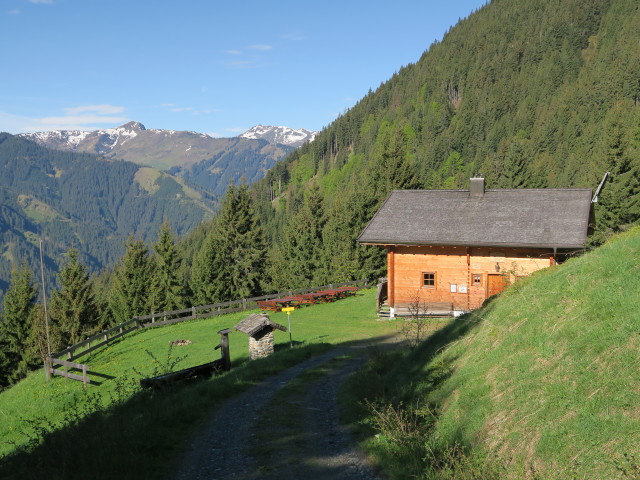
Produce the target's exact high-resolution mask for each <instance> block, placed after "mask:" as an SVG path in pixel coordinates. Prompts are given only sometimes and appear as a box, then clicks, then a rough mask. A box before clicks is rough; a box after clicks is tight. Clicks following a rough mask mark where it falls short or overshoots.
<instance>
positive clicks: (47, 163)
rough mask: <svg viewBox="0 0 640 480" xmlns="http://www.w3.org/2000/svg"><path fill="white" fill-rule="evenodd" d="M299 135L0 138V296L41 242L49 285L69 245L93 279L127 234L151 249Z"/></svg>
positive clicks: (116, 131) (135, 133)
mask: <svg viewBox="0 0 640 480" xmlns="http://www.w3.org/2000/svg"><path fill="white" fill-rule="evenodd" d="M299 132H300V131H297V130H293V129H288V128H286V127H264V126H260V127H259V128H256V129H252V130H250V131H248V132H246V135H248V136H250V137H252V138H244V137H241V136H240V137H233V138H212V137H210V136H208V135H205V134H201V133H196V132H185V131H174V130H157V129H147V128H145V126H144V125H142V124H141V123H139V122H129V123H126V124H124V125H121V126H119V127H116V128H111V129H104V130H96V131H92V132H82V131H52V132H39V133H32V134H21V135H16V136H12V135H9V134H0V167H1V168H2V172H3V174H2V175H1V176H0V297H1V296H2V291H4V290H6V287H7V286H8V282H9V278H10V274H11V269H12V268H13V267H15V266H17V265H19V264H20V263H22V262H27V263H28V264H30V265H31V266H32V268H34V271H35V268H36V267H37V265H38V261H39V254H38V251H37V247H38V239H40V238H44V239H45V246H46V257H45V259H46V272H47V276H48V277H49V280H50V281H51V284H53V283H54V272H57V271H59V265H60V263H61V262H63V261H64V254H65V253H66V252H67V251H68V250H69V249H70V248H71V247H75V248H77V249H78V250H79V252H80V256H81V259H82V261H83V262H84V263H85V264H86V265H88V266H89V268H90V270H93V271H96V270H100V269H102V268H104V267H107V266H111V265H113V264H114V262H115V261H116V260H117V259H118V258H119V257H120V256H121V254H122V253H123V251H124V242H125V240H126V239H127V237H128V236H129V235H134V236H136V237H138V238H142V239H143V240H144V241H146V242H147V243H150V242H152V241H154V240H155V238H156V235H157V232H158V229H159V227H160V224H161V223H162V222H163V221H165V220H166V221H168V222H169V224H170V225H171V228H172V230H173V231H174V232H175V233H176V234H178V235H184V234H186V233H187V232H188V231H189V230H190V229H191V228H193V227H194V226H196V225H198V224H199V223H200V222H201V221H202V220H204V219H207V218H210V217H211V216H212V215H213V214H214V212H215V210H216V208H217V198H218V197H220V196H221V195H223V194H224V191H225V190H226V188H227V185H229V182H234V183H239V182H241V181H243V180H244V181H246V182H247V183H253V182H255V181H257V180H259V179H260V178H262V177H263V176H264V175H265V173H266V172H267V171H268V169H269V168H270V167H271V166H273V164H275V162H276V161H277V160H278V159H280V158H282V157H283V156H284V155H286V154H287V153H289V152H291V151H292V150H294V148H295V147H294V146H291V145H286V144H284V143H282V144H277V143H271V142H274V141H276V140H278V141H282V142H294V143H295V142H298V141H300V139H301V136H300V135H301V133H299ZM304 132H306V133H304V134H303V135H307V134H308V135H313V134H314V132H308V131H306V130H305V131H304ZM262 137H265V138H262ZM267 138H268V139H269V140H267Z"/></svg>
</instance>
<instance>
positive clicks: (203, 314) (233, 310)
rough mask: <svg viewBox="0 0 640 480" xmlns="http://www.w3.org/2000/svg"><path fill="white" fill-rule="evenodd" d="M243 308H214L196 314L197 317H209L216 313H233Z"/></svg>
mask: <svg viewBox="0 0 640 480" xmlns="http://www.w3.org/2000/svg"><path fill="white" fill-rule="evenodd" d="M243 310H244V309H243V308H242V307H239V308H226V309H224V310H216V311H213V312H210V313H200V314H198V315H197V318H209V317H215V316H216V315H224V314H225V313H235V312H242V311H243Z"/></svg>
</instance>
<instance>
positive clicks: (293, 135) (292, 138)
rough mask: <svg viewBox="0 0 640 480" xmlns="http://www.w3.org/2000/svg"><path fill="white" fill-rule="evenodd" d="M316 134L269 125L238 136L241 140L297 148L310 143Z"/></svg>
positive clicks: (256, 127) (309, 131)
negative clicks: (258, 140)
mask: <svg viewBox="0 0 640 480" xmlns="http://www.w3.org/2000/svg"><path fill="white" fill-rule="evenodd" d="M317 134H318V132H314V131H311V130H306V129H304V128H300V129H294V128H290V127H274V126H270V125H256V126H255V127H252V128H250V129H249V130H247V131H246V132H244V133H242V134H241V135H238V136H239V137H241V138H250V139H254V140H257V139H263V140H266V141H267V142H269V143H273V144H278V143H279V144H283V145H289V146H292V147H299V146H301V145H302V144H304V143H305V142H311V141H313V139H314V138H315V137H316V135H317Z"/></svg>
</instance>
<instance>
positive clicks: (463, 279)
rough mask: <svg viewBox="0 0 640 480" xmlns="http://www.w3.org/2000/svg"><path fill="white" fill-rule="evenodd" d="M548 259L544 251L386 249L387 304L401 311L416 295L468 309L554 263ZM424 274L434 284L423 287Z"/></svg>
mask: <svg viewBox="0 0 640 480" xmlns="http://www.w3.org/2000/svg"><path fill="white" fill-rule="evenodd" d="M551 255H552V252H550V251H549V250H547V249H520V248H489V247H454V246H414V247H403V246H394V247H389V249H388V254H387V266H388V269H389V271H388V276H389V290H390V291H389V305H390V306H395V307H406V306H407V305H408V304H409V303H410V302H411V301H412V300H413V299H414V298H415V296H416V294H419V296H420V300H421V301H422V302H433V303H436V302H438V303H440V302H447V303H449V302H450V303H452V304H453V306H454V308H455V309H456V310H472V309H475V308H478V307H480V306H481V305H482V302H483V301H484V300H485V299H486V298H487V297H488V296H490V295H491V294H494V293H498V291H499V290H501V289H502V287H504V286H505V285H508V284H509V283H513V282H514V281H515V280H516V279H517V278H518V277H525V276H528V275H530V274H531V273H533V272H535V271H536V270H540V269H541V268H545V267H548V266H549V265H551V264H553V258H552V256H551ZM424 273H434V274H435V285H433V286H424V285H423V274H424ZM478 275H479V277H478ZM474 276H475V277H474ZM474 280H475V282H474Z"/></svg>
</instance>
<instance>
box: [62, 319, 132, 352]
mask: <svg viewBox="0 0 640 480" xmlns="http://www.w3.org/2000/svg"><path fill="white" fill-rule="evenodd" d="M137 329H138V327H131V328H130V329H128V330H123V331H122V332H120V333H118V334H117V335H114V336H113V337H109V338H108V339H107V340H103V341H102V342H100V343H96V344H95V345H94V346H92V347H91V348H87V349H86V350H83V351H82V352H80V353H76V354H74V355H73V356H72V358H80V357H82V356H84V355H86V354H87V353H91V352H93V351H94V350H97V349H98V348H100V347H103V346H105V345H108V344H109V343H111V342H113V341H114V340H117V339H118V338H120V337H124V336H125V335H126V334H128V333H131V332H133V331H135V330H137Z"/></svg>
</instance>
